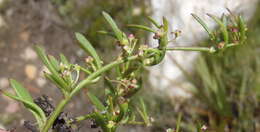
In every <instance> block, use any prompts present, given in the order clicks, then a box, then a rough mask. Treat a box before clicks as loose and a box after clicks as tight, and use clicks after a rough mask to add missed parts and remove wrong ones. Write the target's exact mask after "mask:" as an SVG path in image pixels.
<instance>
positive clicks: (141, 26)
mask: <svg viewBox="0 0 260 132" xmlns="http://www.w3.org/2000/svg"><path fill="white" fill-rule="evenodd" d="M127 26H128V27H130V28H137V29H142V30H145V31H148V32H152V33H156V31H155V30H153V29H152V28H149V27H147V26H143V25H136V24H129V25H127Z"/></svg>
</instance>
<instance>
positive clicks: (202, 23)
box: [191, 13, 214, 39]
mask: <svg viewBox="0 0 260 132" xmlns="http://www.w3.org/2000/svg"><path fill="white" fill-rule="evenodd" d="M191 15H192V17H193V18H194V19H195V20H196V21H197V22H198V23H199V24H200V25H201V26H202V27H203V28H204V29H205V30H206V32H207V33H208V35H209V37H210V38H212V39H214V35H213V34H212V33H211V32H210V30H209V27H208V26H207V24H206V23H205V22H204V21H203V20H202V19H200V18H199V17H198V16H197V15H195V14H193V13H191Z"/></svg>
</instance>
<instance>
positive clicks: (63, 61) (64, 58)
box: [60, 54, 70, 65]
mask: <svg viewBox="0 0 260 132" xmlns="http://www.w3.org/2000/svg"><path fill="white" fill-rule="evenodd" d="M60 60H61V62H62V63H63V64H65V65H69V64H70V63H69V61H68V59H67V58H66V56H65V55H64V54H60Z"/></svg>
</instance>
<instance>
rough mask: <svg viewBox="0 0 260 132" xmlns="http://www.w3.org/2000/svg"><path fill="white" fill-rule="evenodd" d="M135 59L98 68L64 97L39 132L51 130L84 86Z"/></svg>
mask: <svg viewBox="0 0 260 132" xmlns="http://www.w3.org/2000/svg"><path fill="white" fill-rule="evenodd" d="M137 58H138V56H137V55H135V56H131V57H128V58H126V59H120V60H116V61H114V62H112V63H110V64H107V65H106V66H104V67H102V68H100V69H99V70H97V71H96V72H94V73H93V74H91V75H89V76H88V78H86V79H85V80H83V81H81V82H80V83H79V84H78V85H77V87H76V88H75V89H74V90H73V91H72V92H71V93H70V95H69V96H68V97H66V98H65V99H64V100H62V101H61V102H60V103H59V104H58V106H57V107H56V109H55V110H54V112H53V113H52V114H51V116H50V118H49V119H48V120H47V122H46V124H45V126H44V127H43V130H41V132H48V130H49V129H50V128H51V126H52V124H53V123H54V121H55V120H56V119H57V117H58V116H59V115H60V113H61V112H62V111H63V109H64V107H65V105H66V104H68V102H69V101H70V100H71V98H72V97H73V96H74V95H76V94H77V93H78V92H79V91H80V90H81V89H82V88H83V87H84V86H85V85H87V84H90V83H91V82H92V80H93V79H95V78H97V77H98V76H100V75H101V74H102V73H104V72H106V71H108V70H110V69H112V68H113V67H115V66H118V65H120V64H122V63H124V62H127V61H130V60H135V59H137Z"/></svg>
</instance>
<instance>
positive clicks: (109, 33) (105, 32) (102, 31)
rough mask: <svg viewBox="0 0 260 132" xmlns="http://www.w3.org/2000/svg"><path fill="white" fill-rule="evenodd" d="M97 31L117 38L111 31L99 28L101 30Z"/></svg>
mask: <svg viewBox="0 0 260 132" xmlns="http://www.w3.org/2000/svg"><path fill="white" fill-rule="evenodd" d="M97 33H99V34H102V35H108V36H111V37H114V38H117V37H116V36H115V34H114V33H112V32H107V31H104V30H101V31H97Z"/></svg>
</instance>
